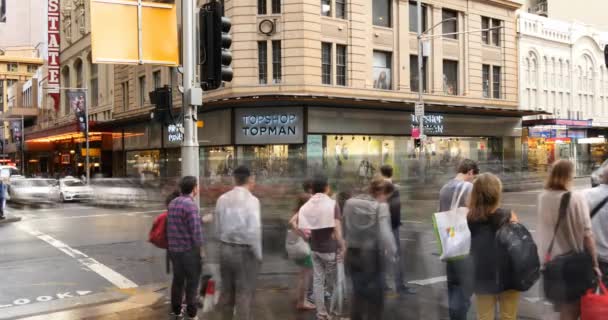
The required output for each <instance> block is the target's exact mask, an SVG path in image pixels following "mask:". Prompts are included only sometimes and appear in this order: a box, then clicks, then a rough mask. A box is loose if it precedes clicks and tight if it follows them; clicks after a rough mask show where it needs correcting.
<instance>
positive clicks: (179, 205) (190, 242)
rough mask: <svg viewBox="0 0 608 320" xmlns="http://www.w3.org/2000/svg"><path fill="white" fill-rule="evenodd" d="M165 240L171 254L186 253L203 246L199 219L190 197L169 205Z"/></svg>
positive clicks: (180, 198)
mask: <svg viewBox="0 0 608 320" xmlns="http://www.w3.org/2000/svg"><path fill="white" fill-rule="evenodd" d="M167 239H168V240H169V251H171V252H187V251H190V250H192V249H194V248H198V247H200V246H201V245H202V244H203V231H202V227H201V217H200V215H199V213H198V207H197V206H196V203H194V200H193V199H192V197H190V196H181V197H179V198H176V199H175V200H173V201H171V203H170V204H169V210H168V215H167Z"/></svg>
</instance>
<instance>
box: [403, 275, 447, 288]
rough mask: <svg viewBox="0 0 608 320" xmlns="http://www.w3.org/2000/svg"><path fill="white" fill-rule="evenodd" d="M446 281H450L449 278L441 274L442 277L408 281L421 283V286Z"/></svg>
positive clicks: (416, 283)
mask: <svg viewBox="0 0 608 320" xmlns="http://www.w3.org/2000/svg"><path fill="white" fill-rule="evenodd" d="M446 281H448V278H447V277H446V276H441V277H435V278H429V279H422V280H414V281H409V282H408V283H409V284H415V285H419V286H428V285H431V284H435V283H441V282H446Z"/></svg>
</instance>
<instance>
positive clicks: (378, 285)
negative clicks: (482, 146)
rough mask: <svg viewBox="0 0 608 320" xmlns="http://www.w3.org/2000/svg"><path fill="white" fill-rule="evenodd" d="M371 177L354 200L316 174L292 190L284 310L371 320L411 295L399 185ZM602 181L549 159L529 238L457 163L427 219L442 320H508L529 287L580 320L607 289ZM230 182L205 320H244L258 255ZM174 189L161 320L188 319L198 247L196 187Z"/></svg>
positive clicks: (242, 172) (493, 193) (484, 183)
mask: <svg viewBox="0 0 608 320" xmlns="http://www.w3.org/2000/svg"><path fill="white" fill-rule="evenodd" d="M379 173H380V174H379V175H378V176H376V177H373V178H372V179H370V181H369V182H367V181H366V183H368V185H367V187H366V189H365V191H364V192H361V193H359V194H356V193H355V194H351V193H350V192H341V193H338V194H334V192H333V191H332V190H331V187H330V184H329V181H328V178H327V176H326V175H324V174H321V173H316V174H314V175H312V176H311V177H310V178H309V179H307V180H306V182H305V183H304V184H303V191H302V193H301V194H300V195H298V197H297V205H296V206H295V208H294V210H293V212H292V216H291V219H290V220H289V224H288V228H289V231H288V233H287V238H286V245H285V248H286V251H287V253H288V256H289V258H290V259H292V260H293V261H294V262H295V264H297V265H298V266H299V268H300V272H299V273H298V275H297V280H296V285H295V287H296V299H295V304H294V308H295V309H297V310H299V311H308V310H310V311H312V310H315V312H316V318H317V319H322V320H324V319H332V318H334V317H347V318H350V319H352V320H359V319H360V320H373V319H378V320H380V319H382V318H383V312H384V301H385V294H386V291H387V290H388V289H391V290H395V291H396V292H397V293H398V294H400V295H407V294H416V290H414V289H413V288H411V287H409V286H407V285H406V282H405V276H404V265H405V264H406V262H407V260H406V259H405V258H406V256H405V255H404V252H403V250H402V248H401V245H400V244H401V239H400V227H401V224H402V216H401V214H402V208H401V203H402V199H401V195H400V193H399V186H398V185H397V184H396V183H394V182H393V181H392V176H393V168H392V167H391V166H388V165H385V166H382V167H381V168H380V170H379ZM602 177H603V179H604V181H603V184H602V185H600V186H599V187H596V188H593V189H590V190H584V191H574V190H573V179H574V166H573V164H572V162H570V161H567V160H560V161H557V162H556V163H555V164H554V165H553V166H552V167H551V169H550V172H549V175H548V178H547V181H546V184H545V188H544V190H543V191H542V192H541V194H540V195H539V197H538V204H537V208H538V209H537V210H538V213H537V218H538V227H537V230H536V234H535V237H534V238H533V237H532V235H531V233H530V231H528V230H527V229H526V227H525V226H524V225H523V223H522V222H520V219H519V217H518V215H517V213H516V212H514V211H513V210H511V209H509V208H505V207H504V204H503V203H502V196H503V186H502V183H501V180H500V179H499V178H498V177H497V176H495V175H493V174H491V173H480V170H479V167H478V164H477V163H476V162H475V161H473V160H469V159H464V160H462V161H461V162H460V163H459V164H458V167H457V174H456V176H455V177H454V178H453V179H451V180H449V181H447V183H445V185H444V186H443V187H442V188H441V190H440V192H439V199H438V200H439V201H438V209H439V210H438V212H437V213H435V214H434V215H433V222H434V227H435V229H436V230H435V232H436V234H437V238H438V241H439V242H440V244H441V251H442V252H441V253H440V255H441V260H443V261H444V262H445V268H446V271H445V272H446V278H447V297H448V313H449V318H450V319H451V320H464V319H467V315H468V314H469V313H470V309H471V305H472V304H473V303H474V304H475V309H476V313H477V319H479V320H493V319H495V318H496V316H497V315H498V319H503V320H510V319H517V318H518V310H519V303H520V298H521V294H522V292H525V291H527V290H529V289H531V288H532V287H533V286H534V284H535V283H537V280H539V283H540V284H541V289H540V290H542V291H544V294H545V297H546V299H547V300H548V301H549V302H551V303H552V305H553V306H554V308H555V311H556V312H559V314H560V319H563V320H569V319H572V320H576V319H579V317H580V316H581V313H582V312H583V313H584V312H585V310H584V308H583V309H581V305H585V302H584V301H583V303H582V304H581V300H584V299H585V298H584V296H585V294H588V290H589V289H594V288H595V287H596V285H597V283H598V280H599V282H601V280H603V282H604V283H607V282H608V279H607V278H606V275H608V204H607V203H608V169H606V170H605V172H604V173H603V175H602ZM233 178H234V188H233V189H232V190H230V191H228V192H227V193H225V194H223V195H222V196H221V197H220V198H219V199H218V200H217V203H216V206H215V211H214V215H213V223H214V226H215V231H216V233H217V237H218V240H219V267H220V284H221V286H220V288H221V290H220V293H221V296H220V298H219V302H218V303H217V306H216V308H215V310H214V313H216V314H218V315H219V316H220V317H221V319H226V320H228V319H246V320H248V319H253V313H254V312H253V305H254V295H255V291H256V279H257V274H258V272H259V270H260V267H261V263H262V258H263V255H262V220H261V209H260V201H259V200H258V198H256V196H254V195H253V194H252V191H253V190H254V187H255V178H254V177H253V176H252V175H251V173H250V171H249V169H248V168H247V167H245V166H240V167H238V168H236V169H234V171H233ZM179 189H180V190H179V193H177V194H173V195H172V196H170V197H169V198H168V201H167V204H168V206H167V207H168V208H167V220H166V235H167V242H168V245H167V251H168V258H169V260H170V262H171V265H172V270H173V282H172V287H171V309H172V310H171V317H172V319H198V318H197V311H198V308H199V307H200V304H199V299H198V297H197V295H198V293H199V292H200V290H201V289H200V287H201V273H202V266H203V265H202V259H203V253H202V251H201V247H202V245H203V241H204V238H203V233H202V230H203V228H202V224H203V222H202V219H201V216H200V213H199V208H198V206H197V204H196V201H195V199H196V197H197V196H198V183H197V179H196V178H195V177H184V178H182V180H181V181H180V184H179ZM607 284H608V283H607ZM606 319H608V315H607V316H606Z"/></svg>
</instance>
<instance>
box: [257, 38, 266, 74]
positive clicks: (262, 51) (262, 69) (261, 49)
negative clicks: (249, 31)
mask: <svg viewBox="0 0 608 320" xmlns="http://www.w3.org/2000/svg"><path fill="white" fill-rule="evenodd" d="M258 79H259V80H260V84H267V83H268V47H267V46H266V41H258Z"/></svg>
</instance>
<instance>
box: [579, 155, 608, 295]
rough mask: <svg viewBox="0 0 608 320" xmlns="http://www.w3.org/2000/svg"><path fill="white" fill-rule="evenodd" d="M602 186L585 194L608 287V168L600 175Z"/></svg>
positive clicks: (600, 264) (599, 258) (601, 267)
mask: <svg viewBox="0 0 608 320" xmlns="http://www.w3.org/2000/svg"><path fill="white" fill-rule="evenodd" d="M600 182H601V184H600V185H599V186H597V187H595V188H591V189H588V190H587V191H586V192H585V195H586V196H587V203H588V204H589V208H592V209H591V225H592V230H593V235H594V237H595V243H596V246H597V254H598V260H599V261H598V262H599V266H600V270H601V271H602V274H603V281H604V284H606V285H607V286H608V166H607V167H605V168H604V169H603V171H602V172H601V174H600Z"/></svg>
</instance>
